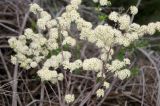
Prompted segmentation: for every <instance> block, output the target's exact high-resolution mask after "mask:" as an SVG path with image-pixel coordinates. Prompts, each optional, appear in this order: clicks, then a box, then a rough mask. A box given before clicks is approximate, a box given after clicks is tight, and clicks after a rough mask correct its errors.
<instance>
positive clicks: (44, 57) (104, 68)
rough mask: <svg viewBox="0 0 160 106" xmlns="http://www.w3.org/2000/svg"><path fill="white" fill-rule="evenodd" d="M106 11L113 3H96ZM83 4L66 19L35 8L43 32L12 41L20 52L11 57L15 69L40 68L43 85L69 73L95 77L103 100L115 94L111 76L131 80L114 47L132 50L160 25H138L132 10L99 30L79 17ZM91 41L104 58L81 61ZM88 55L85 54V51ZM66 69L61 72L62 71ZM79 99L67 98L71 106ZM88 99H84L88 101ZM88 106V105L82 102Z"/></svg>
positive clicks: (74, 3) (74, 0)
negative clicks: (18, 67)
mask: <svg viewBox="0 0 160 106" xmlns="http://www.w3.org/2000/svg"><path fill="white" fill-rule="evenodd" d="M93 2H95V3H99V4H100V5H101V6H107V5H110V4H111V3H110V1H108V0H93ZM80 5H81V0H71V2H70V4H69V5H67V6H66V8H65V12H64V13H62V15H61V16H59V17H56V18H54V19H52V17H51V15H50V14H49V13H48V12H46V11H44V10H43V9H42V8H41V7H40V6H39V5H37V4H35V3H33V4H30V12H32V13H34V14H35V15H37V16H38V20H37V27H38V31H37V33H36V32H35V31H33V30H32V29H31V28H27V29H25V31H24V34H23V35H20V36H19V37H18V38H14V37H13V38H11V39H9V41H8V42H9V45H10V47H11V48H13V50H14V51H15V55H13V56H11V61H12V63H13V64H16V63H19V64H20V67H22V68H25V69H27V70H28V69H31V68H37V69H38V70H37V74H38V76H39V77H40V78H41V80H42V81H50V82H51V83H53V84H57V83H59V82H61V81H64V79H65V78H66V76H67V74H68V73H71V74H73V75H76V73H77V74H78V72H79V71H80V73H85V74H82V75H83V77H85V76H87V75H88V73H90V72H93V73H95V76H94V77H96V79H97V81H95V82H96V84H97V86H98V87H97V86H96V87H97V88H95V91H96V92H95V93H96V95H97V97H98V98H103V97H104V95H105V91H106V90H108V89H109V87H110V83H111V82H110V83H109V81H108V80H107V79H108V78H107V74H108V73H109V74H110V75H113V77H115V78H118V79H120V80H124V79H126V78H128V77H130V76H131V72H130V70H129V69H128V68H127V66H128V65H130V60H129V59H128V58H124V59H123V60H122V61H121V60H118V59H114V58H113V55H114V47H115V46H118V45H119V46H124V47H128V46H129V45H130V44H131V43H132V42H134V41H135V40H138V39H139V38H141V37H143V35H146V34H148V35H153V34H154V33H155V32H156V31H160V22H155V23H149V24H148V25H139V24H137V23H132V21H131V17H130V15H136V14H137V13H138V9H137V7H135V6H131V7H130V8H129V12H128V13H127V12H126V13H118V12H116V11H112V12H111V13H110V14H109V16H108V20H110V21H112V23H113V24H112V25H110V24H109V23H104V24H99V25H97V26H93V25H92V23H91V22H88V21H86V20H84V19H83V18H82V17H81V15H80V13H79V12H78V9H79V6H80ZM72 25H75V27H76V29H77V31H78V34H77V35H73V34H72V30H71V27H72ZM81 42H87V43H89V44H92V45H94V46H95V47H96V48H98V51H99V54H98V55H96V56H91V57H84V56H82V55H81V56H76V55H77V54H76V53H75V52H73V51H74V50H75V48H77V46H80V45H81V46H82V47H83V44H84V45H85V43H81ZM81 51H82V52H83V50H79V52H81ZM58 70H60V71H58ZM77 95H78V94H76V95H74V94H70V93H66V95H65V96H64V99H65V102H66V103H71V102H74V100H76V97H78V96H77ZM82 99H83V98H82ZM82 104H83V103H82Z"/></svg>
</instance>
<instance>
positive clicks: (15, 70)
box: [12, 63, 18, 106]
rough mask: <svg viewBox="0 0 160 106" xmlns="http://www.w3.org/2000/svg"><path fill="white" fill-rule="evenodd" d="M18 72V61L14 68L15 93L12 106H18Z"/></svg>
mask: <svg viewBox="0 0 160 106" xmlns="http://www.w3.org/2000/svg"><path fill="white" fill-rule="evenodd" d="M17 74H18V63H17V64H16V65H15V68H14V75H13V86H12V88H13V95H12V106H17V95H18V94H17V84H18V81H17Z"/></svg>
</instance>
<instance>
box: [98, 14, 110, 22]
mask: <svg viewBox="0 0 160 106" xmlns="http://www.w3.org/2000/svg"><path fill="white" fill-rule="evenodd" d="M107 18H108V16H107V15H106V14H101V15H99V16H98V19H99V20H100V21H105V20H106V19H107Z"/></svg>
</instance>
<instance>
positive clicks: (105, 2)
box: [99, 0, 109, 6]
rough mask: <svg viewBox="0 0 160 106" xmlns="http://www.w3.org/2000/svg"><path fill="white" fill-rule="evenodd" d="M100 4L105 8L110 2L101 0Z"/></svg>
mask: <svg viewBox="0 0 160 106" xmlns="http://www.w3.org/2000/svg"><path fill="white" fill-rule="evenodd" d="M99 3H100V5H101V6H105V5H107V4H108V3H109V1H108V0H99Z"/></svg>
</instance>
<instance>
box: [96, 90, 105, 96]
mask: <svg viewBox="0 0 160 106" xmlns="http://www.w3.org/2000/svg"><path fill="white" fill-rule="evenodd" d="M96 94H97V97H104V90H103V89H98V90H97V91H96Z"/></svg>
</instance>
